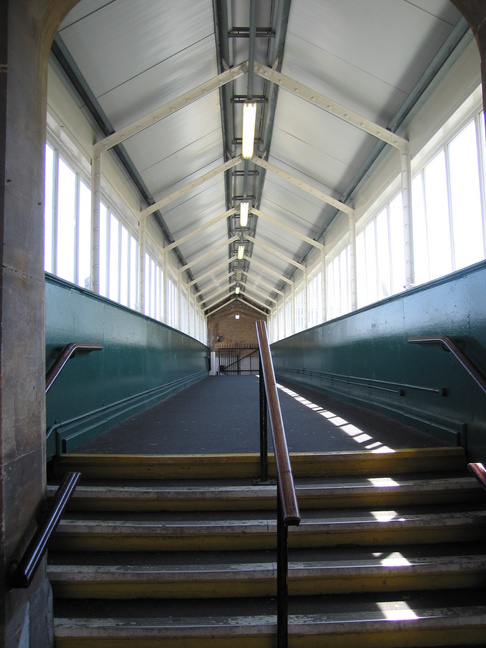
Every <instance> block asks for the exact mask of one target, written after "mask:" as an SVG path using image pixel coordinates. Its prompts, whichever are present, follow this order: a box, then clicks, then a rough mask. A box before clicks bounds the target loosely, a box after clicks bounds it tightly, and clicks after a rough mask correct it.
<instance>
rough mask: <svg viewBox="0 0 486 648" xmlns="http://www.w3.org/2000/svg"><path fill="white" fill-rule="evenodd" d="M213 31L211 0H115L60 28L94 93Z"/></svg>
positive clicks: (123, 80)
mask: <svg viewBox="0 0 486 648" xmlns="http://www.w3.org/2000/svg"><path fill="white" fill-rule="evenodd" d="M213 32H214V25H213V10H212V3H211V0H198V3H197V11H195V10H194V2H192V0H164V2H163V3H161V2H160V0H144V2H143V3H142V4H140V2H133V1H132V0H116V1H115V2H110V3H108V4H106V5H105V6H103V7H102V8H101V9H99V10H98V11H96V12H94V13H90V14H89V15H87V16H86V17H85V18H83V19H82V20H81V21H78V22H75V23H73V24H70V25H69V26H68V27H65V28H63V29H61V30H60V33H61V36H62V38H63V40H64V42H65V43H66V45H67V46H68V48H69V50H70V52H71V54H72V55H73V57H74V59H75V60H76V61H77V62H78V66H79V68H80V70H81V72H82V73H83V75H84V77H85V78H86V79H88V81H89V84H90V87H91V90H92V91H93V93H94V94H95V96H96V97H101V96H102V95H104V94H105V93H107V92H109V91H110V90H113V88H116V87H118V86H120V85H121V84H123V83H126V82H127V81H128V80H130V79H134V78H135V77H136V76H138V75H140V74H142V73H144V72H145V71H146V70H148V69H150V68H152V67H153V66H156V65H158V64H159V63H160V62H161V61H165V60H168V59H170V58H171V57H173V56H174V55H175V54H177V53H178V52H180V51H182V50H184V49H185V48H187V47H190V46H191V45H192V44H194V43H195V42H197V41H200V40H203V39H204V38H206V37H207V36H209V35H211V34H213ZM101 62H102V64H100V63H101Z"/></svg>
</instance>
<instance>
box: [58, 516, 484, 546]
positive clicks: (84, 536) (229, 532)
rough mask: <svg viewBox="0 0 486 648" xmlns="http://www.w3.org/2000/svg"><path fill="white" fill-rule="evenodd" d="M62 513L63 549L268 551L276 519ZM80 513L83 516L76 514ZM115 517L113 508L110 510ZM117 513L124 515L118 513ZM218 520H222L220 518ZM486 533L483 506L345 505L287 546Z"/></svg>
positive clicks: (315, 520)
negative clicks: (364, 507)
mask: <svg viewBox="0 0 486 648" xmlns="http://www.w3.org/2000/svg"><path fill="white" fill-rule="evenodd" d="M73 515H74V514H69V515H68V516H66V517H65V518H64V519H63V520H62V521H61V523H60V524H59V526H58V528H57V531H56V533H55V534H54V536H53V538H52V540H51V543H50V548H51V549H52V550H56V549H62V550H63V551H66V550H71V551H181V550H184V551H192V550H200V551H215V550H223V551H224V550H231V549H233V550H237V549H242V550H248V549H272V548H274V546H275V543H276V522H275V519H274V516H273V515H270V514H268V515H267V514H266V512H265V511H255V512H251V511H250V512H244V513H242V514H240V515H238V516H237V515H235V513H232V515H231V517H230V518H229V519H228V516H226V515H224V514H223V513H221V514H220V515H219V516H216V515H215V514H214V513H211V512H208V513H207V514H206V515H205V514H204V512H199V513H198V514H197V515H190V514H186V515H184V514H182V513H181V514H169V513H150V514H149V513H146V514H145V515H142V514H140V513H133V514H132V515H129V514H124V519H110V517H108V514H106V513H105V514H104V515H103V516H100V517H98V518H96V517H86V519H82V517H78V518H75V517H73ZM80 515H81V514H80ZM112 515H113V516H115V514H112ZM117 517H121V516H119V515H118V516H117ZM217 518H219V519H217ZM485 534H486V511H485V510H483V509H482V508H478V509H477V510H475V509H474V508H472V507H471V508H470V509H469V510H467V508H466V507H465V506H458V507H457V508H453V507H446V508H443V509H442V510H439V507H437V512H430V511H428V510H424V508H422V507H416V508H409V507H407V508H406V509H403V510H396V509H381V510H373V511H368V510H360V509H345V510H335V509H331V510H328V511H309V514H308V515H306V517H305V519H304V520H303V521H302V522H301V524H300V525H299V526H298V527H290V528H289V546H290V547H326V546H336V545H376V544H390V545H393V544H409V543H420V544H424V543H433V542H439V543H442V542H459V541H475V540H479V539H481V538H484V537H485Z"/></svg>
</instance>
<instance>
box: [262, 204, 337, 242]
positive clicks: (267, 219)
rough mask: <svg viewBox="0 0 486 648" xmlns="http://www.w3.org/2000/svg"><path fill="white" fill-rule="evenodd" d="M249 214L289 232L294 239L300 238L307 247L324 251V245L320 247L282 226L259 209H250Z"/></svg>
mask: <svg viewBox="0 0 486 648" xmlns="http://www.w3.org/2000/svg"><path fill="white" fill-rule="evenodd" d="M250 212H251V213H252V214H255V216H258V218H261V219H263V220H266V221H268V222H269V223H272V225H275V226H276V227H280V229H283V230H285V231H286V232H289V234H292V236H295V237H296V238H300V239H301V240H302V241H305V242H306V243H309V245H313V246H314V247H316V248H317V249H318V250H324V245H322V243H318V242H317V241H314V239H312V238H310V237H309V236H306V235H305V234H301V233H300V232H297V230H294V229H293V228H292V227H289V226H288V225H283V224H282V223H280V222H279V221H278V220H277V219H276V218H273V217H272V216H268V215H267V214H265V213H264V212H262V211H260V210H259V209H256V208H255V207H252V208H251V209H250Z"/></svg>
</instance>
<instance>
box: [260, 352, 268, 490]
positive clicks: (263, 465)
mask: <svg viewBox="0 0 486 648" xmlns="http://www.w3.org/2000/svg"><path fill="white" fill-rule="evenodd" d="M259 357H260V481H262V482H267V481H268V437H267V395H266V393H265V380H264V378H263V363H262V356H261V354H260V356H259Z"/></svg>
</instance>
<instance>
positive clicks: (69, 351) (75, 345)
mask: <svg viewBox="0 0 486 648" xmlns="http://www.w3.org/2000/svg"><path fill="white" fill-rule="evenodd" d="M102 349H103V347H102V345H101V344H87V343H84V342H70V343H69V344H66V346H65V347H64V349H63V350H62V351H61V353H60V354H59V356H58V357H57V358H56V361H55V362H54V364H53V365H52V367H51V368H50V369H49V371H48V372H47V374H46V394H47V392H48V391H49V389H50V388H51V387H52V384H53V383H54V381H55V380H56V378H57V377H58V376H59V374H60V373H61V371H62V369H63V368H64V365H65V364H66V362H67V361H68V360H69V359H70V358H71V356H72V355H74V354H75V353H76V351H81V352H83V353H89V352H90V351H101V350H102Z"/></svg>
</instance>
